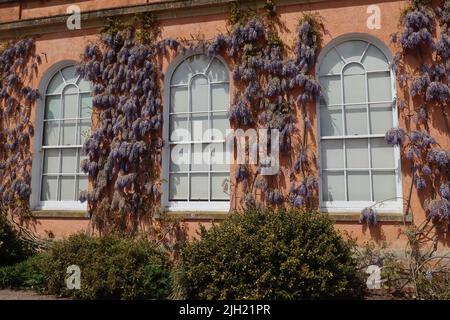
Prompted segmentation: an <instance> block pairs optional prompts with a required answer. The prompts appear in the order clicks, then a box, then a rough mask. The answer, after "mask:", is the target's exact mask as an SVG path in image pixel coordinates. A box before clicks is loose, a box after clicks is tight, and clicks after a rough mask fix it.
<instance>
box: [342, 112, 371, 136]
mask: <svg viewBox="0 0 450 320" xmlns="http://www.w3.org/2000/svg"><path fill="white" fill-rule="evenodd" d="M345 128H346V134H347V135H354V134H355V135H357V134H367V131H368V130H367V109H366V106H365V105H351V106H346V107H345Z"/></svg>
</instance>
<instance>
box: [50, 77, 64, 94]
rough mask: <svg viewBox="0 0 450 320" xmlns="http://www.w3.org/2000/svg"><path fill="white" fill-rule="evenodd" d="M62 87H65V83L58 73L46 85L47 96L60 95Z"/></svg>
mask: <svg viewBox="0 0 450 320" xmlns="http://www.w3.org/2000/svg"><path fill="white" fill-rule="evenodd" d="M64 86H65V83H64V81H63V78H62V76H61V74H60V73H59V72H58V73H56V74H55V76H54V77H53V79H52V80H51V81H50V83H49V84H48V87H47V94H55V93H61V92H62V90H63V88H64Z"/></svg>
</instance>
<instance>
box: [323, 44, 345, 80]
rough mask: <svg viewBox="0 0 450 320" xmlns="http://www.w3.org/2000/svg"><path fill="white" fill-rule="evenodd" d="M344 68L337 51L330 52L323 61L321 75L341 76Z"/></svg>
mask: <svg viewBox="0 0 450 320" xmlns="http://www.w3.org/2000/svg"><path fill="white" fill-rule="evenodd" d="M343 66H344V64H343V62H342V59H341V58H340V57H339V55H338V54H337V52H336V50H330V52H328V53H327V55H326V56H325V58H324V59H323V62H322V64H321V66H320V72H319V74H321V75H323V74H339V73H341V70H342V67H343Z"/></svg>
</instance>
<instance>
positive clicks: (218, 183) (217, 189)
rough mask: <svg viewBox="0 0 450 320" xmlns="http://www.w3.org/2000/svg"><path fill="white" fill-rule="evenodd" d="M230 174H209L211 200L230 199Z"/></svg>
mask: <svg viewBox="0 0 450 320" xmlns="http://www.w3.org/2000/svg"><path fill="white" fill-rule="evenodd" d="M229 179H230V174H229V173H212V174H211V200H228V199H230V196H229V193H230V190H229V189H230V182H229Z"/></svg>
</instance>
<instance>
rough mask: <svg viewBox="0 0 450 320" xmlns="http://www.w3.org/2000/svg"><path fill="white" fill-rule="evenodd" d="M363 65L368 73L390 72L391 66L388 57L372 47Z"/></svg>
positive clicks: (363, 60) (368, 50)
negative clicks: (375, 71)
mask: <svg viewBox="0 0 450 320" xmlns="http://www.w3.org/2000/svg"><path fill="white" fill-rule="evenodd" d="M362 63H363V65H364V67H365V68H366V70H367V71H373V70H388V69H389V64H388V62H387V59H386V57H385V56H384V54H383V53H382V52H381V50H379V49H378V48H376V47H374V46H373V45H370V47H369V49H367V52H366V55H365V56H364V58H363V59H362Z"/></svg>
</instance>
